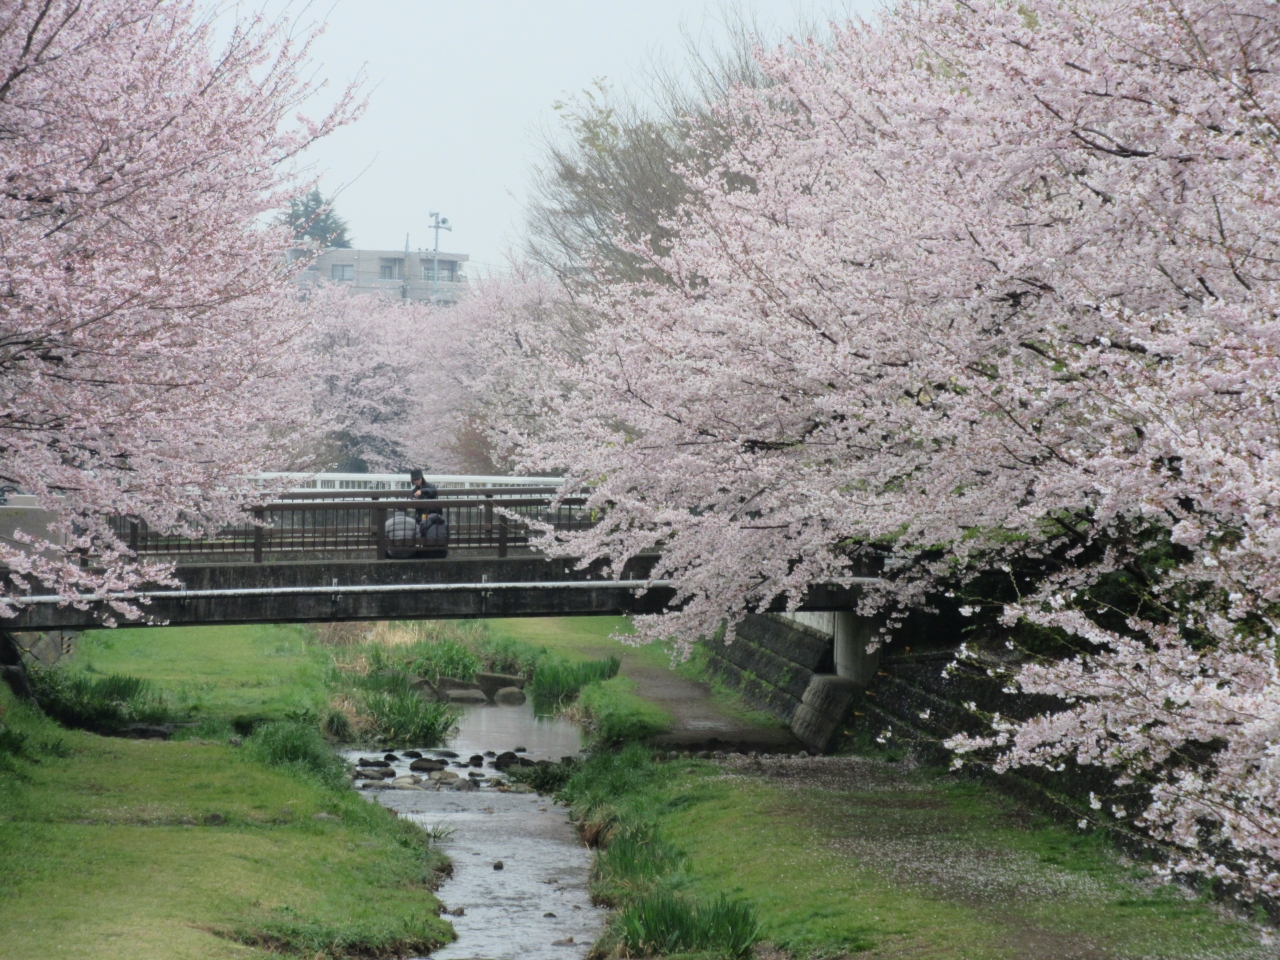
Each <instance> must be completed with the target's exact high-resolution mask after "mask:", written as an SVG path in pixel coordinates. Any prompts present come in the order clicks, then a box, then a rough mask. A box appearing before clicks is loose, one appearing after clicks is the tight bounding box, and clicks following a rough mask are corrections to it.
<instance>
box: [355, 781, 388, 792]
mask: <svg viewBox="0 0 1280 960" xmlns="http://www.w3.org/2000/svg"><path fill="white" fill-rule="evenodd" d="M360 789H361V790H390V789H391V784H389V783H387V781H385V780H366V781H365V782H364V783H362V784H360Z"/></svg>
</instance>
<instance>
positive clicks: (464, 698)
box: [444, 690, 489, 704]
mask: <svg viewBox="0 0 1280 960" xmlns="http://www.w3.org/2000/svg"><path fill="white" fill-rule="evenodd" d="M444 695H445V698H446V699H447V700H448V701H449V702H450V703H475V704H480V703H488V702H489V698H488V697H486V696H485V695H484V692H483V691H481V690H446V691H445V693H444Z"/></svg>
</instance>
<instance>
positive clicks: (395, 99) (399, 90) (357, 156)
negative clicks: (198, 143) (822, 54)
mask: <svg viewBox="0 0 1280 960" xmlns="http://www.w3.org/2000/svg"><path fill="white" fill-rule="evenodd" d="M329 2H332V0H317V2H316V3H315V4H314V5H313V6H312V7H311V8H310V12H309V18H310V19H319V20H324V21H325V22H327V24H328V29H327V31H326V33H325V34H324V36H323V37H321V38H320V41H319V42H318V43H317V45H316V47H315V52H314V59H315V60H316V61H317V65H318V66H319V68H320V69H319V73H320V75H321V76H325V77H328V78H329V80H330V83H331V87H332V88H341V86H342V85H344V84H345V83H346V82H347V81H348V80H349V79H351V78H353V77H355V76H356V75H357V74H358V73H359V72H360V70H361V68H363V69H364V71H365V74H366V76H367V80H368V83H367V85H366V89H367V90H368V91H369V92H370V104H369V109H368V111H367V112H366V113H365V115H364V116H363V117H362V118H361V119H360V120H359V121H357V122H356V123H355V124H353V125H351V126H349V127H347V128H346V129H344V130H341V131H339V132H338V133H337V134H335V135H334V136H332V137H330V138H329V139H327V140H325V141H323V142H321V143H320V144H319V145H317V146H316V147H315V148H314V149H313V150H312V152H311V160H312V162H313V163H314V165H315V170H316V172H317V173H319V174H320V177H321V189H322V190H324V191H325V192H326V193H332V192H334V191H336V190H338V189H339V188H340V187H342V188H343V190H342V193H341V195H340V196H339V198H338V200H337V201H336V203H335V209H336V210H337V212H338V213H339V214H340V215H341V216H343V217H345V218H346V219H347V220H348V221H349V223H350V226H351V236H352V239H353V242H354V244H355V246H357V247H364V248H375V249H403V248H404V242H405V233H406V232H407V233H408V234H409V243H410V246H411V248H413V249H418V248H424V249H429V248H430V247H431V245H432V243H433V240H432V235H431V233H430V232H429V231H428V229H427V224H428V217H427V214H428V212H429V211H431V210H438V211H440V213H441V214H442V215H444V216H446V217H448V218H449V219H450V221H451V222H452V224H453V225H454V231H453V233H452V234H447V233H443V232H442V233H441V235H440V247H441V249H442V250H451V251H454V252H461V253H469V254H470V255H471V257H472V261H473V263H475V264H476V266H473V267H472V268H471V269H470V271H469V272H470V274H471V275H472V276H476V275H479V274H482V273H484V272H486V269H487V268H486V266H485V265H490V264H491V265H494V266H495V267H499V268H500V266H501V264H502V263H503V262H504V260H505V254H506V252H507V251H508V250H509V249H511V247H512V246H513V245H514V243H515V241H516V238H517V237H518V235H519V231H520V227H521V224H522V222H523V209H524V206H523V202H524V197H525V195H526V190H527V185H528V180H529V171H530V168H531V165H532V164H533V163H534V162H535V160H536V159H537V157H538V149H537V142H538V138H539V135H540V133H541V132H543V131H547V130H551V129H553V128H554V126H555V122H556V121H555V113H554V111H553V110H552V103H553V102H554V101H556V100H559V99H563V98H564V97H565V96H566V95H568V94H572V93H574V92H577V91H579V90H581V89H583V88H584V87H587V86H589V85H590V84H591V83H592V81H593V80H594V79H595V78H597V77H606V78H608V80H609V81H610V82H611V83H612V84H613V85H614V87H615V88H618V89H629V88H631V87H632V85H633V84H639V83H640V82H641V81H642V76H643V71H644V68H645V65H646V63H648V62H650V61H652V60H653V58H654V57H665V58H667V59H668V60H671V61H676V62H679V61H680V60H681V59H682V56H683V49H684V47H683V44H684V40H683V34H682V30H684V31H687V32H691V33H693V34H695V35H696V34H699V33H704V35H711V36H714V35H715V34H717V33H718V32H719V28H718V24H719V22H720V21H721V16H720V12H721V7H720V6H719V5H718V4H715V3H705V2H703V0H694V2H689V0H684V2H682V0H644V2H634V0H633V2H625V3H624V2H615V0H452V2H441V0H336V2H334V3H333V5H332V7H327V6H325V4H327V3H329ZM283 5H284V3H283V0H280V2H279V3H277V2H275V0H268V2H267V6H268V9H271V8H273V7H275V8H276V9H279V8H280V7H281V6H283ZM832 8H834V9H840V10H844V9H848V8H852V9H856V10H866V11H870V10H871V9H872V0H853V2H851V3H845V2H840V3H835V2H831V0H828V2H826V3H820V2H806V0H744V2H742V3H740V4H738V9H741V10H743V11H744V12H746V13H748V14H754V16H755V17H756V18H757V20H758V22H759V23H760V25H761V26H762V27H764V28H766V29H771V30H775V31H778V32H779V33H783V34H785V33H786V32H787V31H789V30H791V29H793V28H794V27H795V26H796V25H797V24H798V23H800V22H802V20H805V19H808V20H809V21H812V20H813V19H814V18H815V17H817V19H819V20H825V19H827V18H826V16H825V15H824V14H823V13H822V11H825V10H828V9H832ZM294 9H296V7H295V8H294ZM302 19H303V20H304V21H305V20H306V19H308V16H307V15H304V16H303V17H302Z"/></svg>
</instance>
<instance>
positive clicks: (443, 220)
mask: <svg viewBox="0 0 1280 960" xmlns="http://www.w3.org/2000/svg"><path fill="white" fill-rule="evenodd" d="M427 216H428V217H431V219H432V223H431V229H432V230H434V231H435V232H436V249H435V253H434V254H433V256H432V258H431V305H432V306H435V305H436V301H437V299H438V297H439V294H440V231H441V230H448V231H449V232H450V233H452V232H453V227H451V226H449V218H448V217H442V216H440V214H438V213H436V212H435V211H432V212H431V213H428V214H427Z"/></svg>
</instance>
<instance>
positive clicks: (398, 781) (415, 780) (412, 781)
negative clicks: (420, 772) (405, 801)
mask: <svg viewBox="0 0 1280 960" xmlns="http://www.w3.org/2000/svg"><path fill="white" fill-rule="evenodd" d="M421 782H422V778H421V777H396V778H395V779H394V780H392V781H391V785H392V786H393V787H416V786H417V785H418V784H420V783H421Z"/></svg>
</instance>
